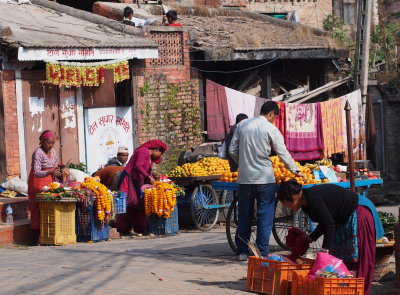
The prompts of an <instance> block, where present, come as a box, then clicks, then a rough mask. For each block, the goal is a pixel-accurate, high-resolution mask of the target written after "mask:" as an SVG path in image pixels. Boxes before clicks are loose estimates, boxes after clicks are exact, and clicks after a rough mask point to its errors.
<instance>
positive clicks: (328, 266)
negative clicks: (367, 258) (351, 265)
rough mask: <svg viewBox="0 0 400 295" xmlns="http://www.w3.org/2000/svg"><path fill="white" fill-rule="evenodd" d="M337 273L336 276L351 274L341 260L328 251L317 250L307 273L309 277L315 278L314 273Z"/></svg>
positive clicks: (320, 274) (319, 274)
mask: <svg viewBox="0 0 400 295" xmlns="http://www.w3.org/2000/svg"><path fill="white" fill-rule="evenodd" d="M332 273H337V275H338V277H348V276H352V273H351V272H350V271H349V270H348V269H347V267H346V265H345V264H344V262H343V260H341V259H339V258H336V257H335V256H332V255H329V254H328V253H324V252H319V253H318V254H317V258H316V259H315V262H314V264H313V266H312V268H311V270H310V272H309V273H308V277H309V278H312V279H313V278H315V276H316V275H318V276H322V274H332Z"/></svg>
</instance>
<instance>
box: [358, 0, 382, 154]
mask: <svg viewBox="0 0 400 295" xmlns="http://www.w3.org/2000/svg"><path fill="white" fill-rule="evenodd" d="M372 1H377V0H359V1H357V2H358V15H357V40H356V57H355V72H354V90H357V89H360V90H361V100H362V112H363V114H365V111H366V105H367V91H368V69H369V45H370V35H371V11H372ZM378 1H379V0H378ZM360 153H361V155H362V156H361V157H362V159H365V158H366V147H365V141H363V142H362V143H361V145H360Z"/></svg>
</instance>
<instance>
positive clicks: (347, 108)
mask: <svg viewBox="0 0 400 295" xmlns="http://www.w3.org/2000/svg"><path fill="white" fill-rule="evenodd" d="M344 110H345V112H346V131H347V153H348V157H349V165H348V166H347V171H348V172H349V176H350V189H351V190H352V191H353V192H355V191H356V189H355V185H354V184H355V183H354V159H353V135H352V132H351V115H350V111H351V106H350V103H349V101H348V100H347V101H346V105H345V106H344Z"/></svg>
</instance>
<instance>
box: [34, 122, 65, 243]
mask: <svg viewBox="0 0 400 295" xmlns="http://www.w3.org/2000/svg"><path fill="white" fill-rule="evenodd" d="M39 140H40V146H39V147H38V148H37V149H36V150H35V151H34V152H33V155H32V169H31V172H30V174H29V180H28V194H29V211H30V212H31V228H32V230H33V231H34V233H35V238H36V240H37V239H38V238H39V229H40V217H39V205H38V203H37V202H36V194H37V193H40V192H41V191H42V188H43V187H44V186H46V185H48V184H49V183H50V182H52V181H53V179H54V178H55V177H59V176H60V175H59V174H60V172H59V171H58V170H56V168H57V163H58V160H57V154H56V151H55V150H54V148H53V146H54V144H55V141H56V134H55V133H54V132H52V131H50V130H46V131H44V132H43V133H42V134H41V135H40V137H39Z"/></svg>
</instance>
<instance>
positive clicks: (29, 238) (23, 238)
mask: <svg viewBox="0 0 400 295" xmlns="http://www.w3.org/2000/svg"><path fill="white" fill-rule="evenodd" d="M12 243H14V244H19V245H32V244H33V232H32V229H31V222H30V220H29V219H27V218H26V219H19V220H16V221H14V225H6V224H0V245H7V244H12Z"/></svg>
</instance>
